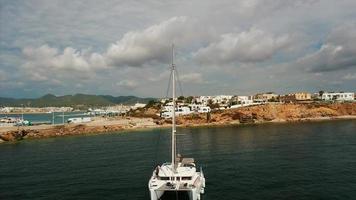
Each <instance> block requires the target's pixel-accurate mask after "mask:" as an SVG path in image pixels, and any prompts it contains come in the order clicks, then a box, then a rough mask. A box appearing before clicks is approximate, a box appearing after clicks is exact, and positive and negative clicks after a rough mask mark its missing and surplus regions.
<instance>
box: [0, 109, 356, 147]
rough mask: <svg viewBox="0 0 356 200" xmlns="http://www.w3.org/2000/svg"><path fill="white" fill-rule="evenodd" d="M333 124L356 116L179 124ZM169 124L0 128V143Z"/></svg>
mask: <svg viewBox="0 0 356 200" xmlns="http://www.w3.org/2000/svg"><path fill="white" fill-rule="evenodd" d="M332 120H356V115H341V116H331V117H313V118H311V117H308V118H299V119H289V120H280V119H277V120H270V121H267V120H264V121H263V120H259V121H255V122H254V123H240V122H239V121H238V120H233V121H229V122H210V123H193V124H192V123H189V124H178V125H177V126H178V127H181V128H200V127H202V128H203V127H205V128H206V127H224V126H240V125H251V124H255V125H261V124H274V123H276V124H278V123H281V124H282V123H294V122H301V123H304V122H317V121H332ZM169 127H170V123H165V124H156V123H154V120H153V119H151V118H130V119H127V118H124V119H118V120H110V123H107V121H106V123H103V121H102V120H101V121H97V122H95V123H88V124H65V125H39V126H32V127H0V143H2V142H14V141H19V140H24V139H41V138H50V137H63V136H75V135H100V134H106V133H113V132H118V133H123V132H134V131H140V130H147V129H160V128H169Z"/></svg>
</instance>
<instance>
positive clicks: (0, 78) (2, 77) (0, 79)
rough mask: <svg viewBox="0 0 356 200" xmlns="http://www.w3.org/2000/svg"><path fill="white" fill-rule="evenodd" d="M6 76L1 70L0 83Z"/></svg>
mask: <svg viewBox="0 0 356 200" xmlns="http://www.w3.org/2000/svg"><path fill="white" fill-rule="evenodd" d="M6 80H7V75H6V73H5V72H4V71H3V70H0V81H6Z"/></svg>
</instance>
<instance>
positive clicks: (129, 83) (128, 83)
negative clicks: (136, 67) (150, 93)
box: [116, 80, 138, 89]
mask: <svg viewBox="0 0 356 200" xmlns="http://www.w3.org/2000/svg"><path fill="white" fill-rule="evenodd" d="M116 85H117V86H119V87H122V88H124V89H135V88H136V87H137V86H138V82H136V81H134V80H122V81H120V82H117V83H116Z"/></svg>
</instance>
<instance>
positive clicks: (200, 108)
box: [189, 104, 211, 113]
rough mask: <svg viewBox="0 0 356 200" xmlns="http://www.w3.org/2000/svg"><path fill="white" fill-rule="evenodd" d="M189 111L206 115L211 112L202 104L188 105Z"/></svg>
mask: <svg viewBox="0 0 356 200" xmlns="http://www.w3.org/2000/svg"><path fill="white" fill-rule="evenodd" d="M189 107H190V110H191V111H194V112H198V113H207V112H211V109H210V107H209V106H205V105H202V104H190V105H189Z"/></svg>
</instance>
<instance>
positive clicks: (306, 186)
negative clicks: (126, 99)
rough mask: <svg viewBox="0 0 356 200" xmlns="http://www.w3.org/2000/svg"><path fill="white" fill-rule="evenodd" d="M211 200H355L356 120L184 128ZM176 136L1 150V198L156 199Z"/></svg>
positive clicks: (143, 134)
mask: <svg viewBox="0 0 356 200" xmlns="http://www.w3.org/2000/svg"><path fill="white" fill-rule="evenodd" d="M178 132H179V133H180V135H179V136H178V140H179V145H178V148H179V151H180V152H182V153H183V154H184V155H186V156H192V157H194V158H195V159H196V161H197V163H198V165H201V166H202V167H203V170H204V173H205V176H206V178H207V185H206V190H205V192H206V194H205V195H204V200H217V199H355V197H356V120H345V121H329V122H310V123H309V122H308V123H291V124H265V125H248V126H239V127H224V128H222V127H213V128H185V129H178ZM169 149H170V147H169V129H158V130H157V129H156V130H146V131H139V132H131V133H113V134H106V135H94V136H71V137H61V138H50V139H40V140H25V141H21V142H18V143H12V144H8V143H3V144H0V199H5V200H6V199H9V200H15V199H51V200H52V199H149V194H148V189H147V182H148V179H149V177H150V175H151V173H152V170H153V168H154V167H155V165H156V164H157V163H161V162H164V161H168V160H170V158H169V156H170V152H169Z"/></svg>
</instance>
